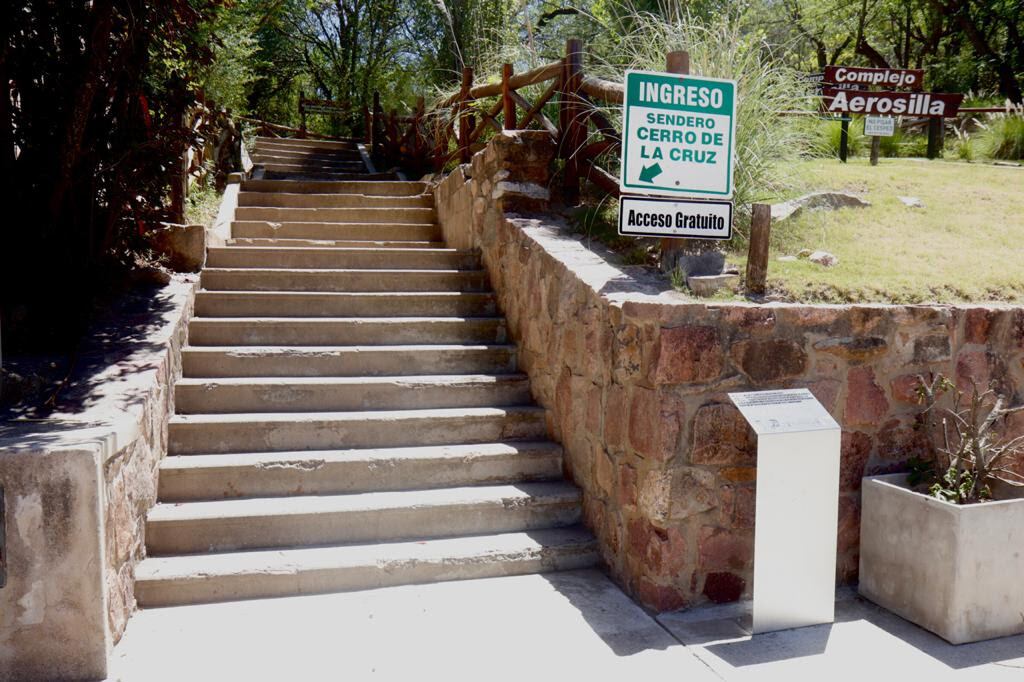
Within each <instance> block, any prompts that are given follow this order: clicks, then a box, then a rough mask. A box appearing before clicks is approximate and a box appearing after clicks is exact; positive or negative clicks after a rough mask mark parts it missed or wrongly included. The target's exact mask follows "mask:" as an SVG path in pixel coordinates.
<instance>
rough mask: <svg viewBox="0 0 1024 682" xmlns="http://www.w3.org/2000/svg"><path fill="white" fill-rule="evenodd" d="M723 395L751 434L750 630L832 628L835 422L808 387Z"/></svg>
mask: <svg viewBox="0 0 1024 682" xmlns="http://www.w3.org/2000/svg"><path fill="white" fill-rule="evenodd" d="M729 397H730V398H731V399H732V401H733V402H734V403H735V404H736V406H737V407H738V408H739V410H740V412H741V413H742V414H743V416H744V418H746V420H747V421H748V422H749V423H750V425H751V426H752V427H753V429H754V431H755V433H757V499H756V502H755V516H754V611H753V630H754V633H755V634H756V633H761V632H772V631H774V630H785V629H789V628H798V627H804V626H808V625H819V624H821V623H831V622H833V620H834V617H835V581H836V533H837V525H838V514H839V449H840V437H841V431H840V428H839V425H838V424H837V423H836V421H835V420H834V419H833V418H832V416H831V415H829V414H828V411H827V410H825V408H824V407H823V406H822V405H821V403H819V402H818V401H817V399H815V397H814V396H813V395H812V394H811V392H810V391H808V390H807V389H796V390H786V391H757V392H753V393H732V394H730V395H729Z"/></svg>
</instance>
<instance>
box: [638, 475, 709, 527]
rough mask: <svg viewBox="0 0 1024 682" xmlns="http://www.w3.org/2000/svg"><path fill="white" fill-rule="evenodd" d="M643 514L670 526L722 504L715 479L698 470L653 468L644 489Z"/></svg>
mask: <svg viewBox="0 0 1024 682" xmlns="http://www.w3.org/2000/svg"><path fill="white" fill-rule="evenodd" d="M638 505H639V508H640V511H641V512H642V513H643V514H644V516H646V517H647V518H648V519H650V522H651V523H653V524H654V525H656V526H659V527H666V526H668V525H669V524H670V523H672V522H675V521H681V520H683V519H686V518H688V517H690V516H693V515H695V514H700V513H702V512H705V511H708V510H709V509H713V508H715V506H717V505H718V494H717V489H716V487H715V476H714V474H712V473H711V472H710V471H707V470H705V469H700V468H697V467H676V468H673V469H669V470H665V469H652V470H650V471H648V472H647V473H646V474H645V475H644V478H643V482H642V484H641V486H640V492H639V502H638Z"/></svg>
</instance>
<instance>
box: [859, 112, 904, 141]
mask: <svg viewBox="0 0 1024 682" xmlns="http://www.w3.org/2000/svg"><path fill="white" fill-rule="evenodd" d="M895 132H896V119H894V118H893V117H891V116H865V117H864V134H865V135H872V136H875V137H892V136H893V134H895Z"/></svg>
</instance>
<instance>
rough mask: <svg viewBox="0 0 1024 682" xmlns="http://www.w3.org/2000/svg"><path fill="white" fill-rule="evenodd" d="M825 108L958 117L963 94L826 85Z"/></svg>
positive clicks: (845, 111) (859, 111) (832, 111)
mask: <svg viewBox="0 0 1024 682" xmlns="http://www.w3.org/2000/svg"><path fill="white" fill-rule="evenodd" d="M822 94H823V95H824V98H825V99H824V103H823V104H824V109H825V111H828V112H829V113H834V114H840V113H841V114H847V113H849V114H890V115H894V116H956V113H957V111H958V110H959V109H960V103H961V102H963V100H964V96H963V95H961V94H953V93H943V92H861V91H859V90H839V89H836V88H825V90H824V92H823V93H822Z"/></svg>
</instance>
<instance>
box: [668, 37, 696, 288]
mask: <svg viewBox="0 0 1024 682" xmlns="http://www.w3.org/2000/svg"><path fill="white" fill-rule="evenodd" d="M665 71H667V72H668V73H678V74H680V75H686V74H688V73H690V53H689V52H686V51H685V50H678V51H675V52H669V53H668V54H666V55H665ZM684 241H687V240H683V239H662V240H661V244H660V247H661V270H662V272H665V273H670V272H672V271H674V270H675V269H676V268H677V267H678V266H679V256H680V255H681V254H682V253H683V250H684V249H685V248H686V245H684V244H683V242H684ZM701 241H703V240H701ZM694 246H697V250H698V251H699V250H700V247H699V245H694Z"/></svg>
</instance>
